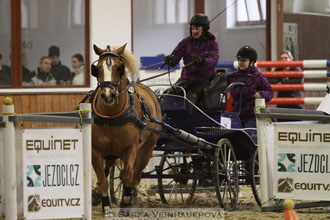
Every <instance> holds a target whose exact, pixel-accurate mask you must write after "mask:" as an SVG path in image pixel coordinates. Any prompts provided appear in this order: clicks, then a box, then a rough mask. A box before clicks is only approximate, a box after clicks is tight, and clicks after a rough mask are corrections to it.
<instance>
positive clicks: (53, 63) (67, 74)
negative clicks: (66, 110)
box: [0, 45, 85, 86]
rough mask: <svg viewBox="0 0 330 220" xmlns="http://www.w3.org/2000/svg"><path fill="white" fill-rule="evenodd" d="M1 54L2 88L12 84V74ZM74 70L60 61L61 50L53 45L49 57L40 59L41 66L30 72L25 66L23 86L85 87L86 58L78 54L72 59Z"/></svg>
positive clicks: (0, 74) (0, 81)
mask: <svg viewBox="0 0 330 220" xmlns="http://www.w3.org/2000/svg"><path fill="white" fill-rule="evenodd" d="M1 61H2V54H0V86H8V85H11V84H12V74H11V69H10V67H9V66H6V65H3V64H2V62H1ZM71 64H72V68H71V69H70V68H68V67H67V66H65V65H63V64H62V63H61V60H60V48H59V47H57V46H55V45H53V46H51V47H49V49H48V56H43V57H41V58H40V62H39V66H38V67H37V68H36V69H34V70H31V71H30V70H28V69H27V68H26V67H24V66H23V69H22V85H23V86H49V85H85V69H84V57H83V56H82V55H81V54H79V53H77V54H74V55H73V56H72V58H71Z"/></svg>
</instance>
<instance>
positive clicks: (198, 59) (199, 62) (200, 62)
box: [191, 55, 204, 65]
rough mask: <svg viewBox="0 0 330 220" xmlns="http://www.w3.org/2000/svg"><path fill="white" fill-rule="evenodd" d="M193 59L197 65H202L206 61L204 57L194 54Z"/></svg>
mask: <svg viewBox="0 0 330 220" xmlns="http://www.w3.org/2000/svg"><path fill="white" fill-rule="evenodd" d="M191 61H193V62H194V63H195V64H197V65H202V64H203V63H204V59H203V58H202V57H200V56H198V55H192V56H191Z"/></svg>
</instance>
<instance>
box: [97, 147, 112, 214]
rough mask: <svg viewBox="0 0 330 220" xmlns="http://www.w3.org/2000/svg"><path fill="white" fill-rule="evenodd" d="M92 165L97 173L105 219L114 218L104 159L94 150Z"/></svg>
mask: <svg viewBox="0 0 330 220" xmlns="http://www.w3.org/2000/svg"><path fill="white" fill-rule="evenodd" d="M92 164H93V168H94V171H95V173H96V176H97V181H98V187H99V190H100V191H101V193H102V211H103V215H104V216H105V217H112V216H113V212H112V208H111V205H110V200H109V196H108V187H109V184H108V181H107V179H106V177H105V173H104V164H103V158H102V156H101V155H100V154H99V153H98V152H97V151H96V150H95V149H94V148H92Z"/></svg>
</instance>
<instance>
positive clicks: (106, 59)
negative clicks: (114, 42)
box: [92, 44, 126, 105]
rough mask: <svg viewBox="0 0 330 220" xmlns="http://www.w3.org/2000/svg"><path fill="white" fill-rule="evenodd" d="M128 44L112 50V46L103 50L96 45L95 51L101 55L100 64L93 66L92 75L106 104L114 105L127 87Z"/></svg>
mask: <svg viewBox="0 0 330 220" xmlns="http://www.w3.org/2000/svg"><path fill="white" fill-rule="evenodd" d="M125 47H126V44H124V45H123V46H122V47H119V48H118V49H113V51H112V50H111V48H110V46H107V49H105V50H102V49H100V48H99V47H97V46H96V45H95V44H94V51H95V53H96V54H97V55H99V59H98V60H97V61H98V63H97V65H95V64H94V63H95V62H97V61H95V62H94V63H93V64H92V75H93V76H95V77H96V78H97V81H98V86H99V87H100V89H101V91H100V95H101V98H102V99H103V101H104V103H105V104H108V105H112V104H114V103H115V101H116V99H117V98H118V97H119V96H120V95H121V93H120V91H121V90H122V89H123V88H125V86H126V74H125V62H124V60H125V57H124V56H123V54H124V51H125Z"/></svg>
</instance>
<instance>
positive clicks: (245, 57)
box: [228, 46, 273, 128]
mask: <svg viewBox="0 0 330 220" xmlns="http://www.w3.org/2000/svg"><path fill="white" fill-rule="evenodd" d="M237 59H238V70H236V71H235V72H232V73H230V74H229V75H228V85H230V84H231V83H233V82H242V83H244V84H245V86H246V87H247V88H242V87H233V88H232V89H231V90H230V94H231V96H232V97H233V109H232V111H233V112H240V119H241V123H242V126H243V127H244V128H251V127H252V128H255V127H256V117H255V114H254V107H255V99H258V98H264V99H265V101H266V102H268V101H270V100H271V99H272V98H273V90H272V87H271V86H270V84H269V82H268V80H267V78H266V77H265V76H264V75H263V74H262V73H260V72H259V70H258V68H256V67H255V66H254V64H255V63H256V61H257V52H256V51H255V50H254V49H253V48H252V47H250V46H244V47H242V48H241V49H240V50H239V51H238V53H237Z"/></svg>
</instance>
